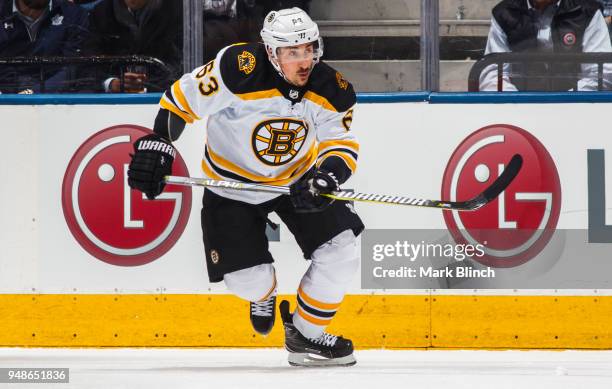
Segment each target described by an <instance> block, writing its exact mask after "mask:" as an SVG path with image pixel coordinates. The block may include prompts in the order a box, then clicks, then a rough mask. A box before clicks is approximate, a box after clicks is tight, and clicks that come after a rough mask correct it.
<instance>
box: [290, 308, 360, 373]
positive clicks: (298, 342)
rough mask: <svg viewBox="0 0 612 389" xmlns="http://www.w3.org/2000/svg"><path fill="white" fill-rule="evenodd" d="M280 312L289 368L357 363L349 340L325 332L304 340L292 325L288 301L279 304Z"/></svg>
mask: <svg viewBox="0 0 612 389" xmlns="http://www.w3.org/2000/svg"><path fill="white" fill-rule="evenodd" d="M280 312H281V317H282V319H283V326H284V327H285V348H286V349H287V351H289V364H290V365H291V366H315V367H319V366H351V365H354V364H355V363H357V361H356V360H355V357H354V356H353V342H351V341H350V340H349V339H344V338H343V337H341V336H334V335H331V334H328V333H326V332H324V333H323V334H322V335H321V336H320V337H318V338H317V339H309V338H306V337H305V336H304V335H302V334H301V333H300V331H298V329H297V328H295V326H294V325H293V317H292V315H291V313H290V312H289V302H288V301H286V300H283V301H282V302H281V303H280Z"/></svg>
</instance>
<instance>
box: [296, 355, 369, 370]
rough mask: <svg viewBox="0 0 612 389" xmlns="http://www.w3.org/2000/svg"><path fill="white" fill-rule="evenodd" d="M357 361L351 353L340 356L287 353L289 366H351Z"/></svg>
mask: <svg viewBox="0 0 612 389" xmlns="http://www.w3.org/2000/svg"><path fill="white" fill-rule="evenodd" d="M356 363H357V361H356V360H355V357H354V356H353V354H351V355H347V356H345V357H341V358H333V359H328V358H323V357H320V356H315V355H313V354H308V353H289V364H290V365H291V366H303V367H332V366H353V365H354V364H356Z"/></svg>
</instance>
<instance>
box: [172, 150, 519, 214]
mask: <svg viewBox="0 0 612 389" xmlns="http://www.w3.org/2000/svg"><path fill="white" fill-rule="evenodd" d="M522 165H523V158H522V157H521V156H520V155H519V154H515V155H514V156H513V157H512V159H511V160H510V162H509V163H508V166H506V168H505V169H504V171H503V172H502V174H501V175H500V176H499V177H497V179H496V180H495V181H494V182H493V183H492V184H491V186H489V187H488V188H487V189H485V190H484V192H482V193H480V194H479V195H478V196H476V197H474V198H471V199H469V200H466V201H444V200H426V199H415V198H412V197H403V196H388V195H378V194H370V193H359V192H349V191H338V192H333V193H330V194H322V195H321V196H326V197H329V198H332V199H335V200H344V201H361V202H370V203H378V204H395V205H409V206H413V207H427V208H438V209H443V210H451V211H475V210H477V209H479V208H481V207H482V206H484V205H486V204H487V203H489V202H490V201H491V200H493V199H495V198H496V197H497V196H499V194H500V193H501V192H503V191H504V190H505V189H506V188H507V187H508V185H510V183H511V182H512V180H514V177H516V175H517V174H518V172H519V171H520V170H521V166H522ZM164 180H165V181H166V183H167V184H174V185H186V186H204V187H209V188H223V189H233V190H245V191H251V192H264V193H276V194H284V195H288V194H289V187H287V186H276V185H265V184H255V183H247V182H235V181H220V180H210V179H206V178H194V177H180V176H166V177H165V178H164Z"/></svg>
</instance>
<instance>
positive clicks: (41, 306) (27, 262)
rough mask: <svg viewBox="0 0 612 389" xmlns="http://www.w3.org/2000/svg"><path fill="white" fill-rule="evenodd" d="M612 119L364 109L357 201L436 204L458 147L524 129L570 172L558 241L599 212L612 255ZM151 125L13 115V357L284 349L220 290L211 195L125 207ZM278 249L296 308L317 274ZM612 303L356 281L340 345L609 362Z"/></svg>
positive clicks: (6, 174)
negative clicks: (591, 353)
mask: <svg viewBox="0 0 612 389" xmlns="http://www.w3.org/2000/svg"><path fill="white" fill-rule="evenodd" d="M610 105H611V104H609V103H598V104H585V103H555V104H541V103H532V104H524V103H521V104H485V103H482V104H480V103H474V104H431V103H427V102H398V103H386V104H379V103H374V104H359V105H358V106H357V107H356V108H355V113H354V121H353V126H352V131H355V133H356V134H357V136H358V137H359V139H360V141H361V149H360V159H359V169H358V172H357V174H356V176H355V177H354V178H352V179H351V180H350V181H349V182H348V183H347V184H346V187H350V188H354V189H357V190H359V191H361V192H374V193H385V194H386V193H388V194H400V195H408V196H418V197H424V198H433V199H435V198H440V196H441V193H442V192H444V188H442V186H443V181H444V178H445V171H447V170H448V166H450V161H451V160H452V157H453V152H454V151H455V150H456V149H457V148H458V146H459V145H460V144H462V142H463V143H465V142H466V141H468V140H469V139H471V138H470V137H473V136H474V134H475V133H477V132H478V131H479V130H481V129H483V128H485V127H488V126H492V125H502V127H503V128H506V127H518V128H520V129H522V130H524V131H526V132H528V133H530V134H531V135H533V136H534V137H535V138H536V139H537V140H538V141H539V142H540V143H541V144H542V145H543V146H544V148H545V150H546V151H547V152H548V154H549V155H550V157H551V159H552V161H553V162H554V166H555V168H556V171H557V172H558V176H559V180H560V188H561V189H560V190H561V193H556V192H555V196H554V197H555V199H556V198H559V203H558V204H552V206H551V208H552V209H553V210H554V208H555V207H558V222H557V223H556V224H555V226H554V227H553V228H557V229H562V228H566V229H583V230H585V229H587V228H589V220H590V219H589V212H590V214H591V223H590V224H591V227H592V228H596V227H598V226H599V227H600V228H599V230H600V232H601V235H602V236H601V237H600V241H599V242H598V243H594V244H597V245H608V244H612V242H610V243H606V242H605V239H606V236H607V235H606V231H607V229H606V228H605V227H606V226H607V225H608V224H612V215H610V216H609V217H606V216H607V215H606V216H604V217H603V222H601V221H600V223H599V225H597V224H594V223H593V220H592V219H593V215H595V214H596V213H597V212H595V211H598V210H599V211H602V212H603V213H611V212H606V208H607V207H605V203H608V204H609V201H612V199H611V198H612V188H611V189H607V188H609V186H610V185H612V184H611V182H612V180H609V179H608V180H603V182H600V184H602V185H603V188H604V189H605V190H604V191H603V192H604V193H603V194H602V193H601V188H602V186H601V185H599V186H596V185H595V184H593V182H595V181H593V177H600V176H602V175H603V177H605V171H606V170H604V169H599V170H598V171H595V172H594V171H593V166H599V165H597V164H593V163H592V162H593V160H592V159H591V162H589V161H590V160H589V158H595V157H598V158H599V157H602V156H603V157H605V154H606V151H608V150H609V149H610V148H611V146H612V134H611V133H610V131H609V129H608V126H607V124H606V122H607V121H606V120H605V115H604V112H607V111H608V110H609V109H610ZM156 110H157V108H156V106H155V105H153V104H129V105H103V104H99V105H95V104H93V105H34V106H28V105H2V106H0V112H2V114H3V117H4V118H5V121H4V128H5V131H7V132H8V133H9V137H8V139H10V143H9V144H8V146H7V147H5V150H4V156H5V158H4V161H5V163H3V164H2V166H0V172H1V174H0V177H1V178H2V182H3V186H2V191H0V193H1V194H2V201H1V202H0V204H1V205H0V207H2V209H1V214H2V215H3V217H2V219H1V220H0V231H2V235H1V236H0V243H1V247H2V252H1V253H0V293H2V294H1V295H0V299H1V301H0V317H2V318H4V320H3V321H2V324H1V327H0V328H1V329H2V331H0V345H2V346H18V345H26V346H75V347H76V346H192V347H197V346H247V347H262V346H280V345H281V344H282V343H281V328H280V327H279V326H277V327H276V328H275V330H274V331H273V333H272V334H271V335H270V336H269V337H267V338H265V339H262V338H261V337H258V336H255V335H254V333H253V332H252V330H251V329H250V326H249V323H248V319H247V317H246V316H247V304H246V303H244V302H242V301H240V300H238V299H237V298H235V297H232V296H229V295H227V291H226V289H225V288H224V286H223V285H220V284H210V283H209V282H208V280H207V276H206V271H205V268H204V260H203V245H202V241H201V230H200V223H199V212H200V201H201V191H200V190H199V189H194V190H193V191H187V190H183V191H180V190H177V189H174V190H172V191H170V194H169V195H168V197H167V198H166V199H165V200H163V206H159V207H157V208H155V207H156V205H151V204H150V203H147V202H146V200H143V199H141V198H138V197H137V196H136V195H134V194H131V193H129V192H126V186H125V181H124V169H125V167H124V166H125V164H126V163H127V162H128V161H129V157H128V156H127V152H126V150H128V151H129V144H130V142H131V141H133V138H134V137H135V136H136V135H137V134H138V133H139V131H142V129H141V128H140V127H147V128H150V127H151V124H152V120H153V118H154V115H155V112H156ZM122 131H123V132H122ZM509 131H513V130H512V129H510V130H509ZM204 137H205V134H204V130H203V128H202V126H201V125H190V126H188V128H187V129H186V131H185V134H184V136H183V137H182V138H181V139H180V140H179V141H178V142H177V143H176V145H177V148H178V150H179V152H180V154H181V156H182V158H183V160H184V161H185V167H184V169H186V170H183V171H182V172H183V173H188V174H190V175H193V176H199V175H200V174H201V173H200V159H201V155H202V146H203V142H204ZM510 137H511V134H509V135H508V138H510ZM486 158H492V157H491V156H490V155H489V156H487V157H486ZM500 158H501V159H504V158H505V156H503V155H500ZM604 160H605V159H604ZM609 160H610V158H608V159H607V160H605V162H604V163H605V166H606V167H608V169H607V171H608V172H609V171H610V168H609V166H610V163H609V162H608V161H609ZM499 162H503V161H502V160H500V161H499ZM589 167H591V170H590V171H589ZM599 173H601V174H599ZM589 174H590V176H589ZM446 175H448V172H447V173H446ZM608 176H609V175H608ZM589 177H591V180H590V181H589ZM600 178H601V177H600ZM600 181H601V180H600ZM544 189H546V188H544ZM534 190H535V189H533V188H525V190H524V191H525V192H528V191H534ZM551 191H554V188H553V189H551ZM595 192H597V193H599V194H600V197H601V196H603V199H604V206H603V207H600V208H597V209H595V211H594V209H593V207H594V206H595V205H597V204H599V203H601V201H599V202H597V201H595V200H593V193H595ZM126 193H127V194H126ZM589 196H591V199H590V200H589ZM561 199H562V200H561ZM600 200H601V199H600ZM605 200H607V201H605ZM594 204H595V205H594ZM492 206H493V207H495V205H492ZM506 206H507V208H508V209H511V207H512V205H511V203H510V201H508V200H507V201H506ZM356 209H357V211H358V213H359V214H360V215H361V216H362V218H363V219H364V222H365V224H366V226H367V227H368V228H369V229H406V230H410V229H446V228H447V227H448V224H447V223H448V221H445V219H444V218H443V216H442V213H441V211H436V210H421V209H412V208H398V207H387V206H374V205H361V204H357V205H356ZM509 212H510V211H509ZM553 213H554V212H553ZM600 213H601V212H600ZM156 220H157V222H156ZM159 220H162V221H164V220H165V224H164V222H161V223H160V222H159ZM273 220H276V221H278V219H277V218H274V217H273ZM606 220H610V222H607V221H606ZM504 222H507V223H510V222H511V221H510V219H509V220H504ZM519 224H520V221H519ZM593 226H595V227H593ZM598 247H607V246H598ZM610 247H612V246H610ZM270 250H271V252H272V254H273V255H274V257H275V259H276V264H275V266H276V268H277V274H278V282H279V284H278V285H279V293H281V294H286V295H289V294H292V293H295V289H296V287H297V285H298V284H299V279H300V276H301V274H303V271H304V270H305V269H306V267H307V263H306V262H305V261H304V260H303V259H302V258H301V255H300V254H299V251H298V249H297V245H296V244H295V242H294V241H293V239H292V238H291V236H290V234H289V233H288V231H287V230H286V228H285V227H284V226H281V229H280V239H279V241H274V240H273V241H272V242H271V243H270ZM610 252H612V250H611V251H610ZM605 260H612V255H610V258H605V257H604V258H601V261H605ZM520 266H521V265H517V267H516V268H519V267H520ZM586 281H588V280H586ZM610 289H612V288H609V289H608V288H600V287H598V288H591V287H589V284H588V282H586V283H585V287H584V288H581V289H564V288H558V289H556V290H554V289H544V290H535V289H533V290H513V289H497V290H491V289H487V290H481V289H476V290H474V289H467V290H466V289H449V290H442V287H440V289H438V288H434V289H431V288H428V289H417V288H414V289H387V290H383V289H363V288H362V287H361V283H360V277H359V276H356V277H355V282H354V283H353V285H352V286H351V288H350V290H349V295H348V296H347V297H346V299H345V301H344V304H343V305H342V308H341V309H340V311H339V313H338V314H337V317H336V319H335V320H334V322H333V324H332V328H331V329H332V330H336V331H339V332H340V333H343V334H345V335H346V336H349V337H351V338H352V339H353V340H354V341H355V343H356V344H357V345H358V347H362V348H377V347H388V348H404V347H406V348H422V347H442V348H610V347H612V331H611V330H610V328H609V322H610V318H611V317H612V298H611V297H610V295H612V294H611V293H610Z"/></svg>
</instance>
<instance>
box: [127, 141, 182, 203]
mask: <svg viewBox="0 0 612 389" xmlns="http://www.w3.org/2000/svg"><path fill="white" fill-rule="evenodd" d="M175 156H176V150H175V149H174V147H173V146H172V145H171V144H170V142H168V141H167V140H166V139H164V138H162V137H161V136H159V135H157V134H151V135H146V136H143V137H142V138H140V139H138V140H137V141H136V142H134V154H133V155H132V162H130V166H129V168H128V173H127V174H128V185H129V186H130V188H132V189H137V190H139V191H141V192H143V193H144V194H145V195H147V198H148V199H149V200H153V199H154V198H155V197H157V196H159V194H160V193H161V192H162V191H163V190H164V186H166V183H165V182H164V176H167V175H169V174H170V173H172V162H174V157H175Z"/></svg>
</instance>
